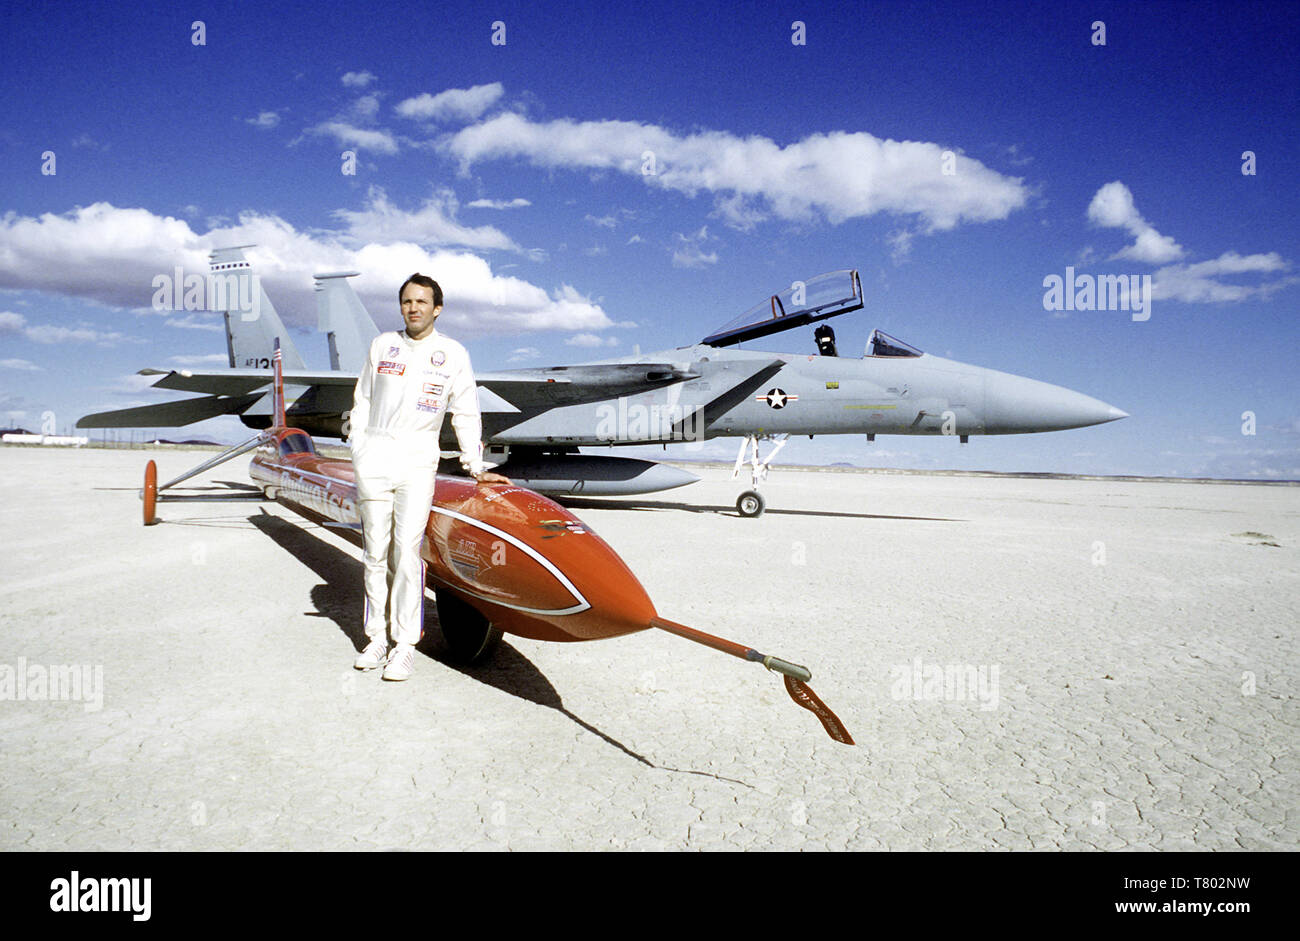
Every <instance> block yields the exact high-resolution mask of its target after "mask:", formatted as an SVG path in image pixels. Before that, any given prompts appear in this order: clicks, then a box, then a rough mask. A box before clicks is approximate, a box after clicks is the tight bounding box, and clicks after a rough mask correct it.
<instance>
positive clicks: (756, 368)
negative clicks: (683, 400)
mask: <svg viewBox="0 0 1300 941" xmlns="http://www.w3.org/2000/svg"><path fill="white" fill-rule="evenodd" d="M716 366H717V364H716V363H715V369H716ZM783 366H785V361H784V360H781V359H765V360H759V361H757V362H753V363H749V364H739V363H727V364H725V371H726V378H727V379H729V380H730V384H729V385H728V386H727V387H726V388H725V389H723V390H722V391H721V392H719V393H718V394H717V395H716V396H714V397H713V398H712V399H710V400H709V401H707V402H705V403H704V404H703V405H702V406H699V409H700V413H701V417H702V418H703V420H704V426H705V427H706V428H707V427H709V426H711V425H712V424H713V423H714V422H715V421H717V419H718V418H719V416H721V415H725V414H726V413H727V412H729V411H731V410H732V409H733V408H735V407H736V406H737V405H739V404H741V403H742V402H744V401H746V400H747V399H749V397H750V396H752V395H753V394H754V391H755V390H756V389H758V388H760V387H762V386H763V385H766V383H767V381H768V380H769V379H771V378H772V377H773V376H775V375H776V374H777V373H779V372H780V371H781V368H782V367H783ZM721 371H722V370H718V371H717V372H715V373H711V374H710V375H709V381H710V382H713V381H714V380H715V379H721V378H723V377H722V375H720V373H721ZM689 420H690V419H689V417H687V418H683V419H682V421H681V422H679V423H678V424H677V425H676V426H675V430H676V431H677V432H678V433H679V434H682V435H683V436H686V432H687V431H689V429H688V428H687V422H688V421H689Z"/></svg>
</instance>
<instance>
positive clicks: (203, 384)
mask: <svg viewBox="0 0 1300 941" xmlns="http://www.w3.org/2000/svg"><path fill="white" fill-rule="evenodd" d="M140 375H142V376H162V378H161V379H159V380H158V381H157V382H155V383H154V384H153V387H154V388H155V389H176V390H178V391H180V392H207V393H209V394H212V395H244V394H246V393H249V392H252V391H253V390H254V389H260V388H262V387H263V386H267V385H270V384H271V373H270V372H269V371H268V370H265V369H222V370H220V371H217V372H193V371H191V370H189V369H174V370H172V371H171V372H164V371H163V370H161V369H142V370H140ZM284 381H285V384H286V385H296V386H347V387H348V388H349V389H351V388H352V387H353V386H355V385H356V383H357V376H356V373H341V372H313V371H311V370H306V369H286V370H285V371H284Z"/></svg>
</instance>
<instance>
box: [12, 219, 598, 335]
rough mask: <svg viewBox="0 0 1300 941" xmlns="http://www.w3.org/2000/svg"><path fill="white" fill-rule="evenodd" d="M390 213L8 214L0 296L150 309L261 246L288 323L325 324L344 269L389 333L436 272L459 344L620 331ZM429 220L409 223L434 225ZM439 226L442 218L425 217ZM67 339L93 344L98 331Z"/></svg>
mask: <svg viewBox="0 0 1300 941" xmlns="http://www.w3.org/2000/svg"><path fill="white" fill-rule="evenodd" d="M383 205H384V204H382V203H379V202H376V201H371V202H370V203H368V204H367V210H372V211H363V212H361V213H358V214H355V216H354V219H355V221H356V223H357V225H356V227H355V228H351V229H344V230H342V231H334V232H329V231H325V232H322V231H311V232H304V231H299V230H298V229H296V228H295V227H294V226H293V225H291V224H290V223H289V222H287V221H285V220H284V219H282V218H280V217H279V216H275V215H263V214H259V213H255V212H243V213H240V216H239V219H238V221H237V222H234V223H230V222H227V223H223V224H221V225H220V226H217V227H214V228H212V229H210V230H209V231H207V232H204V233H201V234H200V233H197V232H195V231H194V230H193V229H191V228H190V225H189V223H187V222H185V221H184V220H180V219H175V218H173V217H170V216H157V215H154V214H153V213H151V212H149V211H148V210H146V209H138V208H137V209H120V208H118V207H116V206H113V205H111V204H109V203H94V204H93V205H90V206H86V207H79V208H77V209H74V210H72V211H71V212H68V213H65V214H63V215H56V214H54V213H44V214H42V215H40V216H36V217H32V216H21V215H18V214H17V213H15V212H8V213H6V214H4V215H3V216H0V288H9V289H14V290H37V291H45V292H48V293H51V294H58V295H63V296H68V297H77V298H82V299H84V300H87V301H90V302H98V303H102V304H106V305H111V306H113V307H118V308H126V309H134V310H136V311H139V312H142V313H143V312H149V313H152V309H151V307H150V302H151V300H152V297H153V293H154V289H153V287H152V281H153V279H154V277H155V276H157V275H160V274H162V275H168V276H171V275H172V274H173V271H174V268H175V267H176V266H177V265H179V266H181V267H182V268H183V269H184V270H185V271H186V272H196V273H201V274H206V273H207V271H208V265H207V260H208V253H209V252H210V251H211V250H212V249H213V248H218V247H222V246H228V245H250V244H251V245H255V246H257V247H256V248H253V249H249V250H248V252H247V254H248V256H249V259H250V261H252V263H253V265H254V270H255V271H256V272H257V274H258V276H259V277H260V279H261V281H262V284H263V286H264V287H265V289H266V291H267V294H268V295H270V297H271V299H272V302H273V303H274V304H275V306H276V308H277V310H278V311H279V313H280V316H281V318H282V319H283V320H284V321H285V322H286V323H287V324H289V325H291V326H301V327H307V328H310V329H313V330H314V329H315V327H316V301H315V296H314V292H313V287H312V284H313V282H312V275H313V274H315V273H316V272H318V271H339V270H347V269H353V270H357V271H361V272H362V275H361V277H359V278H357V279H356V281H355V282H354V286H355V289H356V291H357V293H358V294H359V295H360V297H361V299H362V301H363V302H364V303H365V304H366V306H367V308H368V309H369V310H370V312H371V316H372V317H374V319H375V322H376V323H377V324H378V325H379V327H380V329H391V328H393V327H396V326H397V325H398V324H400V316H399V312H398V310H397V300H396V292H397V286H398V285H400V284H401V283H402V282H403V281H404V280H405V279H406V277H407V275H409V274H410V273H411V272H413V271H422V272H424V273H425V274H428V275H431V276H432V277H434V278H436V279H438V281H439V283H440V284H441V285H442V287H443V289H444V291H445V292H446V296H447V303H446V310H445V311H444V313H443V315H442V316H443V320H442V321H440V323H442V324H445V326H446V328H447V331H448V333H449V334H451V335H452V336H457V337H460V336H462V335H463V336H474V335H478V336H481V335H485V334H499V335H506V336H514V335H518V334H521V333H527V332H532V331H541V330H562V331H566V332H573V331H595V330H603V329H606V328H608V327H611V326H613V324H612V322H611V321H610V318H609V317H608V316H607V315H606V314H605V312H604V310H602V309H601V307H600V305H599V304H598V303H595V302H593V301H592V300H591V299H590V298H588V297H587V296H585V295H583V294H582V293H581V292H580V291H578V290H577V289H576V288H574V287H573V286H571V285H568V284H561V285H559V286H558V287H552V288H550V289H546V288H542V287H540V286H538V285H536V284H531V283H529V282H528V281H526V280H524V279H522V278H517V277H510V276H506V275H502V274H500V273H498V272H496V271H494V270H493V268H492V266H491V265H490V264H489V263H488V262H487V261H486V260H485V259H483V258H480V257H478V256H477V255H474V254H470V253H468V252H464V251H458V250H456V249H454V248H450V247H441V246H436V247H426V246H425V245H420V244H416V242H415V241H412V240H411V238H412V237H411V236H410V235H409V234H408V235H403V234H402V233H401V232H400V231H396V232H394V231H389V232H385V231H383V228H382V226H381V224H380V223H381V222H382V221H383V216H384V209H383ZM439 205H440V206H441V205H442V204H439ZM389 208H391V207H389ZM393 212H394V213H398V211H397V210H393ZM422 212H423V210H421V211H418V212H416V213H412V214H409V215H410V216H411V217H413V218H417V220H418V219H425V218H426V217H424V216H422V215H421V213H422ZM401 216H402V214H400V213H398V217H401ZM431 219H433V213H429V214H428V216H427V220H431ZM427 220H426V221H427ZM465 231H466V232H477V233H482V232H490V231H495V230H490V229H485V230H479V229H466V230H465ZM422 234H423V235H424V236H429V235H430V232H429V231H427V230H426V231H424V232H423V233H422ZM501 237H502V238H504V236H501ZM70 262H75V264H72V263H70ZM205 322H206V318H203V317H197V318H196V319H194V320H193V322H192V323H184V322H181V323H177V325H178V326H202V325H203V324H204V323H205ZM214 325H217V324H216V322H215V321H214ZM28 327H29V325H28V324H27V322H26V319H25V318H24V317H23V315H22V314H18V313H14V312H12V311H3V312H0V333H5V332H8V333H20V334H21V333H25V331H26V330H27V329H28ZM33 329H37V328H33ZM40 329H46V330H48V329H49V328H40ZM60 329H65V328H60ZM80 329H86V328H83V327H81V326H80V325H78V326H77V327H75V328H72V332H73V333H76V331H77V330H80ZM92 332H93V331H92ZM69 338H80V339H91V337H90V336H89V335H78V336H76V337H72V336H69ZM94 339H95V340H96V342H106V341H112V340H114V339H116V337H115V336H114V335H113V334H100V335H98V336H96V337H95V338H94ZM123 339H125V338H123Z"/></svg>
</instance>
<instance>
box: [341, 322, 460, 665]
mask: <svg viewBox="0 0 1300 941" xmlns="http://www.w3.org/2000/svg"><path fill="white" fill-rule="evenodd" d="M445 412H451V424H452V428H453V429H454V430H455V432H456V443H457V445H458V446H459V447H460V451H461V458H460V460H461V465H462V466H463V467H464V468H465V470H466V471H468V472H469V473H470V474H472V475H474V476H477V475H479V474H481V473H482V472H483V471H484V469H485V467H484V464H483V443H482V436H483V426H482V421H481V419H480V417H479V408H478V392H477V390H476V388H475V385H474V372H473V369H472V368H471V367H470V362H469V354H468V353H466V352H465V348H464V347H463V346H461V345H460V344H459V343H457V342H456V341H455V340H452V339H450V338H448V337H445V336H442V335H441V334H439V333H438V332H437V330H436V329H435V330H434V331H433V332H432V333H431V334H429V336H427V337H425V338H424V339H423V340H419V341H416V340H412V339H411V338H410V337H409V336H407V335H406V333H405V332H400V333H382V334H380V335H379V336H377V337H376V338H375V340H374V342H373V343H371V344H370V352H369V354H368V355H367V357H366V364H365V366H364V367H363V368H362V371H361V375H360V376H359V377H358V379H357V386H356V392H355V394H354V397H353V404H352V412H351V414H350V416H349V422H350V433H349V436H348V437H349V444H350V445H351V448H352V464H353V467H354V468H355V469H356V475H357V503H358V509H359V510H360V513H361V527H362V534H363V536H364V538H365V573H366V574H365V586H366V610H365V631H366V636H367V637H368V638H370V639H371V640H384V639H385V635H386V634H387V633H389V629H390V628H391V636H392V641H393V643H394V644H416V643H419V641H420V636H421V634H422V633H423V630H424V574H425V573H424V568H425V567H424V560H423V559H421V558H420V545H421V542H422V541H423V539H424V532H425V527H426V525H427V524H428V521H429V505H430V504H431V503H432V501H433V485H434V476H435V474H436V473H437V470H438V457H439V453H438V452H439V448H438V434H439V432H440V430H441V429H442V416H443V414H444V413H445Z"/></svg>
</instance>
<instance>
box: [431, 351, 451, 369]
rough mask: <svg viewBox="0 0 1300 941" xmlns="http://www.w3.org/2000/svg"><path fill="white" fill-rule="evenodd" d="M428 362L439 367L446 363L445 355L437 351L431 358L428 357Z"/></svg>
mask: <svg viewBox="0 0 1300 941" xmlns="http://www.w3.org/2000/svg"><path fill="white" fill-rule="evenodd" d="M430 361H431V362H432V363H433V365H435V366H441V365H442V364H443V363H445V362H446V361H447V357H446V355H444V354H443V352H442V350H439V351H438V352H436V353H434V354H433V356H432V357H430Z"/></svg>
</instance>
